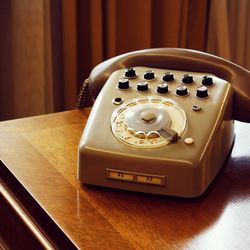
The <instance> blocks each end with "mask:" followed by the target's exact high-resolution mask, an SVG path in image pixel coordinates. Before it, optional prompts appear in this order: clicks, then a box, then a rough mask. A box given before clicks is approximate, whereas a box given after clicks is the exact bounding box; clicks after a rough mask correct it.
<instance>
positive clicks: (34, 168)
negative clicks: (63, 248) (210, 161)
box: [0, 109, 250, 249]
mask: <svg viewBox="0 0 250 250" xmlns="http://www.w3.org/2000/svg"><path fill="white" fill-rule="evenodd" d="M88 114H89V110H88V109H85V110H82V111H79V110H74V111H68V112H63V113H55V114H50V115H44V116H37V117H31V118H25V119H19V120H12V121H5V122H1V123H0V138H1V140H0V159H2V160H3V161H4V162H5V164H6V166H7V167H8V169H9V170H10V171H11V172H12V174H13V175H14V176H15V177H16V178H17V180H18V181H19V182H20V183H21V184H22V185H23V187H24V188H25V189H26V190H27V191H28V192H29V193H30V194H31V195H32V197H33V198H34V199H35V200H36V201H37V202H38V204H40V207H41V208H43V209H44V210H45V211H46V212H47V214H48V215H49V216H50V217H51V218H52V219H53V221H54V223H55V224H57V225H58V226H59V227H60V228H61V229H62V231H63V232H64V234H65V235H66V236H67V237H68V238H69V239H71V240H72V242H74V244H75V245H76V246H78V247H79V248H83V249H111V248H113V249H135V248H136V249H247V248H249V246H250V237H249V235H250V212H249V211H250V149H249V148H250V143H249V141H250V134H249V130H250V124H246V123H238V122H237V123H236V125H235V132H236V140H235V144H234V148H233V150H232V152H231V155H230V157H229V159H228V160H227V162H226V164H225V166H224V167H223V168H222V169H221V171H220V173H219V174H218V176H217V177H216V179H215V180H214V182H213V183H212V185H211V186H210V187H209V189H208V190H207V191H206V193H205V194H204V195H202V196H201V197H199V198H195V199H183V198H174V197H166V196H158V195H151V194H143V193H136V192H128V191H121V190H113V189H108V188H101V187H93V186H86V185H81V184H80V183H79V182H78V181H77V179H76V172H77V167H76V165H77V164H76V161H77V147H78V143H79V139H80V136H81V134H82V130H83V128H84V125H85V122H86V119H87V117H88ZM177 181H178V180H177ZM13 195H15V193H14V194H13Z"/></svg>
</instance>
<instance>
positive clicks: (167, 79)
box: [162, 72, 174, 82]
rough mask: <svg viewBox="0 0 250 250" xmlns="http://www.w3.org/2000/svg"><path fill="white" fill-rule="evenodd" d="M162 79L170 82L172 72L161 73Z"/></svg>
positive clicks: (172, 79) (172, 76)
mask: <svg viewBox="0 0 250 250" xmlns="http://www.w3.org/2000/svg"><path fill="white" fill-rule="evenodd" d="M162 80H163V81H164V82H172V81H174V74H173V73H170V72H167V73H165V74H164V75H163V77H162Z"/></svg>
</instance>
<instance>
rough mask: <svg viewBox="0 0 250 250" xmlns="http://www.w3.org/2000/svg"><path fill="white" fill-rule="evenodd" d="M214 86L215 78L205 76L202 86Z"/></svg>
mask: <svg viewBox="0 0 250 250" xmlns="http://www.w3.org/2000/svg"><path fill="white" fill-rule="evenodd" d="M213 84H214V82H213V78H212V77H210V76H204V77H203V79H202V85H204V86H212V85H213Z"/></svg>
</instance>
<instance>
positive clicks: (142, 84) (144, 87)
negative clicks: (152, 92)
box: [136, 82, 149, 91]
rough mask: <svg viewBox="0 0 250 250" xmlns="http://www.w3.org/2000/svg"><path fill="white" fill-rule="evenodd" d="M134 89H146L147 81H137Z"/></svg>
mask: <svg viewBox="0 0 250 250" xmlns="http://www.w3.org/2000/svg"><path fill="white" fill-rule="evenodd" d="M136 89H137V90H138V91H148V90H149V87H148V83H147V82H139V83H138V84H137V87H136Z"/></svg>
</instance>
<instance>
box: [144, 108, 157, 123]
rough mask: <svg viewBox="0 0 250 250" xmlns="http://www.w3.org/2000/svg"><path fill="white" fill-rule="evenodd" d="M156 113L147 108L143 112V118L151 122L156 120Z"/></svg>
mask: <svg viewBox="0 0 250 250" xmlns="http://www.w3.org/2000/svg"><path fill="white" fill-rule="evenodd" d="M155 118H156V114H155V112H153V111H150V110H146V111H143V112H142V113H141V119H142V120H143V121H145V122H151V121H153V120H155Z"/></svg>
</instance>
